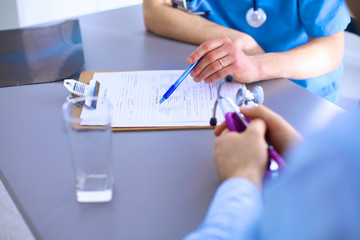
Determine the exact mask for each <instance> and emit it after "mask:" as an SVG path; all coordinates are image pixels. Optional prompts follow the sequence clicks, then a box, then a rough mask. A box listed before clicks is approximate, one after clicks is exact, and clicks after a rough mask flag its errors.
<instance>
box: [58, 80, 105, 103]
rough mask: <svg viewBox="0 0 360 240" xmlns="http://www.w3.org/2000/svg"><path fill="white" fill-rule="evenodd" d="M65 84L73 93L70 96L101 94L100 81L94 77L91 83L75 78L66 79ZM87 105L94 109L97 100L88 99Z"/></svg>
mask: <svg viewBox="0 0 360 240" xmlns="http://www.w3.org/2000/svg"><path fill="white" fill-rule="evenodd" d="M63 84H64V87H65V88H66V89H67V90H69V92H70V93H71V94H72V95H70V97H74V95H75V96H78V97H87V96H96V97H97V96H98V95H99V89H100V83H99V82H98V81H96V80H94V79H92V80H90V82H89V85H87V84H85V83H82V82H79V81H77V80H74V79H65V80H64V83H63ZM85 105H86V106H88V107H90V108H92V109H96V105H97V101H91V100H90V99H86V101H85Z"/></svg>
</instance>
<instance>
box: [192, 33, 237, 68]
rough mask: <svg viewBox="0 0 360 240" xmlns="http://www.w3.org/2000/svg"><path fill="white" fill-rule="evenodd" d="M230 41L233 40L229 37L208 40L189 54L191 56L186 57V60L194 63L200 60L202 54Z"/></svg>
mask: <svg viewBox="0 0 360 240" xmlns="http://www.w3.org/2000/svg"><path fill="white" fill-rule="evenodd" d="M229 41H231V40H230V38H228V37H221V38H215V39H212V40H209V41H206V42H204V43H203V44H201V45H200V46H199V47H198V48H197V49H196V50H195V51H194V52H192V53H191V54H190V55H189V57H188V58H187V59H186V62H187V63H188V64H193V63H195V62H196V61H198V60H199V59H200V58H201V57H202V56H204V55H205V54H206V53H208V52H210V51H212V50H214V49H216V48H219V47H220V46H222V45H223V44H224V43H225V42H229Z"/></svg>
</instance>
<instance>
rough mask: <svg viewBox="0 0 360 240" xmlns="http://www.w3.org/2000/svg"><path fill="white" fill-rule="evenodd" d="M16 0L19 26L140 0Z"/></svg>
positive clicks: (97, 10) (74, 15)
mask: <svg viewBox="0 0 360 240" xmlns="http://www.w3.org/2000/svg"><path fill="white" fill-rule="evenodd" d="M1 1H4V0H1ZM5 1H8V0H5ZM10 1H12V0H10ZM13 1H15V0H13ZM16 2H17V8H18V16H19V26H20V27H24V26H29V25H33V24H39V23H44V22H49V21H54V20H60V19H64V18H71V17H76V16H80V15H84V14H88V13H94V12H99V11H104V10H109V9H114V8H120V7H125V6H131V5H137V4H141V3H142V0H16Z"/></svg>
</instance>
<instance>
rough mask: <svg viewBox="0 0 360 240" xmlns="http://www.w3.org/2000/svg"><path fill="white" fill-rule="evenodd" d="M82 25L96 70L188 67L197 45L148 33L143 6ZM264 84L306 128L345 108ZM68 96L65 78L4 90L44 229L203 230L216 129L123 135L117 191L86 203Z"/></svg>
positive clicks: (5, 130) (7, 128)
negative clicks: (75, 162)
mask: <svg viewBox="0 0 360 240" xmlns="http://www.w3.org/2000/svg"><path fill="white" fill-rule="evenodd" d="M80 24H81V31H82V37H83V41H84V51H85V63H86V65H85V69H86V70H113V71H121V70H162V69H185V68H186V67H187V66H186V63H185V59H186V57H187V56H188V55H189V54H190V53H191V52H192V51H193V50H194V49H195V46H193V45H189V44H185V43H180V42H176V41H172V40H169V39H164V38H161V37H158V36H155V35H153V34H151V33H149V32H146V30H145V28H144V26H143V22H142V14H141V7H140V6H136V7H130V8H124V9H119V10H113V11H109V12H103V13H97V14H93V15H88V16H83V17H80ZM258 84H259V85H261V86H263V88H264V91H265V103H264V104H265V105H267V106H269V107H270V108H272V109H274V110H275V111H277V112H278V113H280V114H281V115H282V116H284V118H285V119H287V120H288V121H289V122H290V123H291V124H293V125H294V126H295V127H296V128H297V129H298V130H299V131H300V132H302V133H304V132H307V131H312V130H314V129H317V128H319V127H321V125H322V124H324V123H325V122H326V121H328V120H329V119H330V118H331V116H332V115H333V114H336V113H338V112H341V109H340V108H338V107H337V106H335V105H333V104H331V103H329V102H327V101H325V100H323V99H321V98H319V97H317V96H315V95H313V94H311V93H309V92H307V91H306V90H304V89H302V88H301V87H299V86H297V85H295V84H293V83H292V82H290V81H288V80H274V81H267V82H261V83H258ZM250 87H251V86H250ZM67 95H68V94H67V92H66V90H65V88H64V87H63V86H62V83H61V82H56V83H48V84H39V85H30V86H21V87H8V88H1V89H0V102H1V104H0V113H1V124H0V133H1V134H0V141H1V143H0V164H1V165H0V167H1V178H2V180H3V181H4V184H5V186H6V187H7V189H8V190H9V192H10V194H11V196H12V197H13V199H14V201H15V203H16V205H17V206H18V208H19V210H20V212H21V214H22V215H23V216H24V218H25V220H26V222H27V224H28V225H29V227H30V228H31V230H32V231H33V233H34V235H35V237H36V238H38V239H52V240H54V239H61V240H62V239H68V240H69V239H180V238H182V237H183V236H184V235H186V234H187V233H188V232H190V231H191V230H193V229H195V228H196V227H197V226H198V224H200V223H201V221H202V219H203V217H204V215H205V213H206V210H207V207H208V204H209V203H210V201H211V199H212V196H213V194H214V192H215V190H216V187H217V186H218V184H219V183H220V181H219V179H218V177H217V174H216V169H215V166H214V163H213V142H214V136H213V133H212V130H182V131H150V132H146V131H144V132H124V133H119V132H117V133H114V136H113V140H114V141H113V143H114V154H113V156H114V175H115V186H114V188H115V190H114V191H115V192H114V199H113V201H112V202H110V203H103V204H79V203H78V202H76V200H75V186H74V177H73V171H72V168H71V164H70V160H69V157H68V153H67V149H66V147H67V145H66V135H65V131H64V126H63V122H62V115H61V105H62V103H63V102H64V100H65V98H66V96H67ZM170 153H171V154H170ZM169 156H171V157H169Z"/></svg>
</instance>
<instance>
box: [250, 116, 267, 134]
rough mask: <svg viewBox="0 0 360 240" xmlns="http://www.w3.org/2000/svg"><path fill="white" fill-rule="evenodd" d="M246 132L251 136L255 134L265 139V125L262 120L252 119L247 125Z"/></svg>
mask: <svg viewBox="0 0 360 240" xmlns="http://www.w3.org/2000/svg"><path fill="white" fill-rule="evenodd" d="M246 131H247V132H249V133H251V134H256V135H258V136H262V137H265V132H266V124H265V122H264V120H262V119H260V118H256V119H253V120H252V121H251V122H250V123H249V125H248V127H247V129H246Z"/></svg>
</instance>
